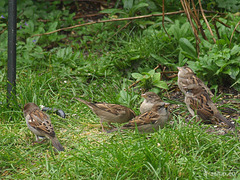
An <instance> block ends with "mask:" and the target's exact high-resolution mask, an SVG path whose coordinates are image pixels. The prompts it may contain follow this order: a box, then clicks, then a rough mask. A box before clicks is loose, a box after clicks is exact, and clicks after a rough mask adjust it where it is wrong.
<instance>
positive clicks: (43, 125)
mask: <svg viewBox="0 0 240 180" xmlns="http://www.w3.org/2000/svg"><path fill="white" fill-rule="evenodd" d="M23 114H24V117H25V120H26V123H27V126H28V128H29V129H30V131H32V132H33V133H34V134H35V135H36V140H37V141H39V137H48V138H49V139H50V140H51V142H52V144H53V146H54V147H55V148H56V149H57V150H58V151H64V148H63V147H62V145H61V144H60V142H59V141H58V139H57V137H56V135H55V132H54V130H53V126H52V124H51V120H50V117H49V116H48V115H47V114H45V113H44V112H43V111H41V110H40V109H39V107H38V106H37V105H36V104H34V103H27V104H25V105H24V109H23Z"/></svg>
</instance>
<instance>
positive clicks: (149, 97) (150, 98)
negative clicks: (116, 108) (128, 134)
mask: <svg viewBox="0 0 240 180" xmlns="http://www.w3.org/2000/svg"><path fill="white" fill-rule="evenodd" d="M141 96H142V97H143V98H144V100H143V102H142V104H141V105H140V112H141V114H143V113H145V112H147V111H150V110H151V109H152V107H153V105H154V104H156V103H157V102H162V100H161V98H160V97H159V96H158V95H157V94H156V93H154V92H146V93H144V94H142V95H141Z"/></svg>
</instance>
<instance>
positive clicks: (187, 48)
mask: <svg viewBox="0 0 240 180" xmlns="http://www.w3.org/2000/svg"><path fill="white" fill-rule="evenodd" d="M179 45H180V47H181V48H182V50H183V51H184V52H186V53H187V54H188V55H190V56H191V57H193V58H197V53H196V50H195V48H194V46H193V45H192V44H191V42H190V41H189V40H188V39H186V38H181V39H180V40H179Z"/></svg>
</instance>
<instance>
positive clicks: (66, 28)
mask: <svg viewBox="0 0 240 180" xmlns="http://www.w3.org/2000/svg"><path fill="white" fill-rule="evenodd" d="M183 12H184V11H182V10H181V11H176V12H169V13H165V15H176V14H181V13H183ZM162 15H163V13H160V14H149V15H144V16H136V17H129V18H118V19H108V20H102V21H94V22H89V23H84V24H78V25H75V26H70V27H65V28H61V29H57V30H55V31H51V32H46V33H42V34H35V35H33V36H32V37H34V36H42V35H49V34H53V33H56V32H59V31H63V30H68V29H73V28H77V27H81V26H88V25H92V24H96V23H105V22H114V21H126V20H134V19H142V18H149V17H155V16H162Z"/></svg>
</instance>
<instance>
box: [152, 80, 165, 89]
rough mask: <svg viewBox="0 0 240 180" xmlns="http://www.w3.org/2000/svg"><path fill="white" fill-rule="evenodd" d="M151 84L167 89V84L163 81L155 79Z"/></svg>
mask: <svg viewBox="0 0 240 180" xmlns="http://www.w3.org/2000/svg"><path fill="white" fill-rule="evenodd" d="M153 85H154V86H156V87H159V88H162V89H168V85H167V83H166V82H164V81H156V82H154V83H153Z"/></svg>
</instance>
